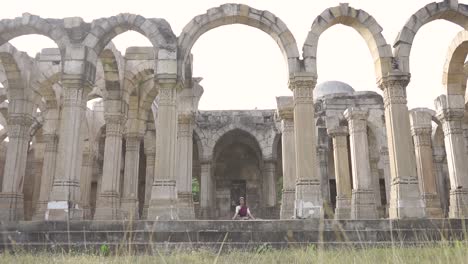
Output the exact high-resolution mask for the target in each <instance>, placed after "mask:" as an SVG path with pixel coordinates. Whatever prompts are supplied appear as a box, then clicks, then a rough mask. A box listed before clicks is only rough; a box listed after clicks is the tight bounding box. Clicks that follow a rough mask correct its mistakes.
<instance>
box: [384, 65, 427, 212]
mask: <svg viewBox="0 0 468 264" xmlns="http://www.w3.org/2000/svg"><path fill="white" fill-rule="evenodd" d="M408 82H409V75H405V74H401V73H394V72H391V73H389V75H388V76H386V77H384V79H383V80H382V81H381V82H380V84H379V85H380V88H381V89H382V90H383V94H384V106H385V123H386V128H387V140H388V152H389V161H390V174H391V186H390V188H391V194H390V206H389V218H391V219H402V218H421V217H424V215H425V212H424V203H423V202H422V199H421V195H420V193H419V186H418V178H417V173H416V162H415V156H414V151H413V148H412V146H413V143H412V142H411V133H410V122H409V113H408V107H407V105H406V103H407V102H406V86H407V85H408Z"/></svg>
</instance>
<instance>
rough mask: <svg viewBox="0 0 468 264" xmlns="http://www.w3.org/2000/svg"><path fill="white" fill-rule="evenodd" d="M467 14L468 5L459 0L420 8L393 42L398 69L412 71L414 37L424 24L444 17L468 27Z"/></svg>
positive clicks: (465, 27)
mask: <svg viewBox="0 0 468 264" xmlns="http://www.w3.org/2000/svg"><path fill="white" fill-rule="evenodd" d="M467 16H468V6H467V5H464V4H458V1H457V0H455V1H453V0H451V1H443V2H439V3H430V4H428V5H426V6H424V7H423V8H421V9H419V10H418V11H417V12H416V13H414V14H413V15H412V16H411V17H410V19H408V21H407V22H406V24H405V26H404V27H403V29H401V31H400V32H399V33H398V36H397V38H396V40H395V42H394V44H393V47H394V51H393V52H394V56H395V58H396V59H397V61H398V69H399V70H400V71H402V72H407V73H409V72H410V68H409V67H410V63H409V56H410V53H411V47H412V45H413V40H414V37H415V36H416V34H417V33H418V30H419V29H420V28H421V27H422V26H424V25H425V24H427V23H429V22H431V21H433V20H436V19H444V20H447V21H449V22H452V23H455V24H457V25H459V26H461V27H462V28H464V29H468V17H467Z"/></svg>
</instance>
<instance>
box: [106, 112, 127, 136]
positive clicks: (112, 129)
mask: <svg viewBox="0 0 468 264" xmlns="http://www.w3.org/2000/svg"><path fill="white" fill-rule="evenodd" d="M104 120H105V121H106V137H109V136H111V137H112V136H118V137H120V136H122V133H123V125H124V117H123V115H122V114H120V113H105V114H104Z"/></svg>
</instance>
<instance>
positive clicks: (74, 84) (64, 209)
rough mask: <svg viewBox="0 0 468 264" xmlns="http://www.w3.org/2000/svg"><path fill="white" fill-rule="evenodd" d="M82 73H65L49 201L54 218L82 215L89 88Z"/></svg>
mask: <svg viewBox="0 0 468 264" xmlns="http://www.w3.org/2000/svg"><path fill="white" fill-rule="evenodd" d="M83 82H84V81H83V76H82V75H81V74H64V75H63V76H62V84H63V90H62V91H63V103H62V110H61V116H60V129H59V136H60V138H59V142H58V150H57V161H56V168H55V178H54V181H53V184H52V191H51V194H50V198H49V203H48V205H47V206H48V214H49V219H50V220H66V219H82V217H83V216H82V210H81V209H80V208H79V203H80V174H81V163H80V161H81V157H80V156H81V155H82V152H81V151H82V149H81V146H82V142H81V137H80V132H81V122H82V118H83V117H84V111H85V109H86V95H87V89H85V86H84V84H83Z"/></svg>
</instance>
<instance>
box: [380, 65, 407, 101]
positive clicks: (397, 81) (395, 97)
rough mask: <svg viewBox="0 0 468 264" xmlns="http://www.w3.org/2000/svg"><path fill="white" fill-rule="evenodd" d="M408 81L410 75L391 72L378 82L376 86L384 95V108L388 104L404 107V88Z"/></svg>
mask: <svg viewBox="0 0 468 264" xmlns="http://www.w3.org/2000/svg"><path fill="white" fill-rule="evenodd" d="M409 81H410V74H409V73H403V72H391V73H389V74H388V75H387V76H384V77H382V79H380V80H379V81H378V86H379V88H380V89H382V91H383V94H384V106H385V107H387V106H389V105H390V104H404V105H406V103H407V100H406V86H408V83H409Z"/></svg>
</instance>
